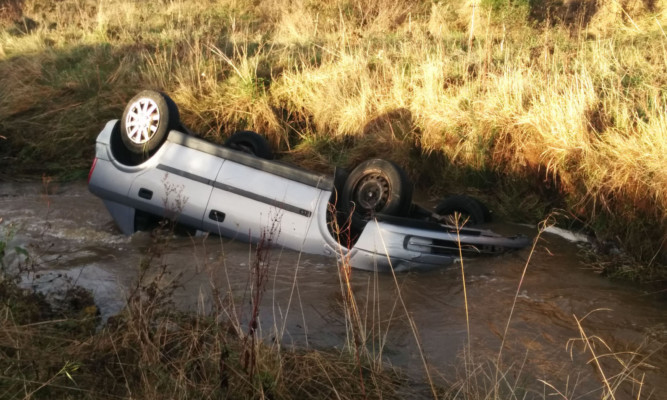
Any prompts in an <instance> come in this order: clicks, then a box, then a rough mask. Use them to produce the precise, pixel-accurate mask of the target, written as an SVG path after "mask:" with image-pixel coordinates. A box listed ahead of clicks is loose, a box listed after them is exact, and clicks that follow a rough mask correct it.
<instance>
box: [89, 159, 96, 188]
mask: <svg viewBox="0 0 667 400" xmlns="http://www.w3.org/2000/svg"><path fill="white" fill-rule="evenodd" d="M96 164H97V157H95V159H94V160H93V165H91V167H90V172H88V183H90V177H91V176H93V171H94V170H95V165H96Z"/></svg>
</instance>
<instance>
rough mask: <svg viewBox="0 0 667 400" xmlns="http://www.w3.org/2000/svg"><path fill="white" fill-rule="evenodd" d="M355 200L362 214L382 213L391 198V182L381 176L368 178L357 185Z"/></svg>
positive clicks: (375, 175)
mask: <svg viewBox="0 0 667 400" xmlns="http://www.w3.org/2000/svg"><path fill="white" fill-rule="evenodd" d="M354 198H355V201H356V203H357V205H358V206H359V208H360V210H359V211H361V212H362V213H365V214H369V213H371V212H373V211H381V210H382V209H383V208H384V206H385V204H387V200H388V198H389V182H387V180H386V179H384V178H383V177H382V176H381V175H377V174H374V175H369V176H366V177H364V178H363V179H362V180H361V181H360V182H359V184H358V185H357V190H356V195H355V197H354Z"/></svg>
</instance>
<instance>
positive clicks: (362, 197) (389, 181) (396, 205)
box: [341, 159, 412, 229]
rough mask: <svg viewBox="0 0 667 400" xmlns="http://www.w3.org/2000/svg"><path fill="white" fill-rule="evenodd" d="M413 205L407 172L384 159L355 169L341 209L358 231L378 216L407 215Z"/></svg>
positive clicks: (367, 162)
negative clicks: (374, 216)
mask: <svg viewBox="0 0 667 400" xmlns="http://www.w3.org/2000/svg"><path fill="white" fill-rule="evenodd" d="M411 204H412V184H411V183H410V180H409V179H408V177H407V176H406V175H405V172H403V170H402V169H401V168H400V167H399V166H398V165H396V164H394V163H393V162H391V161H387V160H381V159H372V160H368V161H364V162H363V163H361V164H359V165H358V166H357V167H356V168H355V169H354V170H352V172H351V173H350V175H349V177H348V178H347V180H346V181H345V185H344V186H343V193H342V195H341V206H342V207H343V210H344V211H345V212H346V213H347V215H348V216H350V218H351V222H352V227H353V228H357V229H361V228H363V227H364V225H365V224H366V222H367V221H368V220H369V219H370V218H372V217H373V215H375V214H387V215H393V216H405V215H407V214H408V212H409V211H410V205H411Z"/></svg>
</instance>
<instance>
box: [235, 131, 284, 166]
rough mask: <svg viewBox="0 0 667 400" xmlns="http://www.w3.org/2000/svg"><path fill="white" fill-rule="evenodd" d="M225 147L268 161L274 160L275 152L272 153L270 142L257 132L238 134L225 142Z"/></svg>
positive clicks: (241, 132)
mask: <svg viewBox="0 0 667 400" xmlns="http://www.w3.org/2000/svg"><path fill="white" fill-rule="evenodd" d="M225 146H227V147H229V148H230V149H234V150H238V151H242V152H244V153H248V154H252V155H253V156H257V157H259V158H264V159H266V160H271V159H272V158H273V152H272V151H271V146H269V142H267V141H266V139H264V137H262V136H261V135H260V134H258V133H257V132H253V131H240V132H236V133H234V134H233V135H232V136H230V137H229V138H228V139H227V140H225Z"/></svg>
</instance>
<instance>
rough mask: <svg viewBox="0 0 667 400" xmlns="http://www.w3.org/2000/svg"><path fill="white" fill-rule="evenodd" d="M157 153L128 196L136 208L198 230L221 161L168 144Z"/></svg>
mask: <svg viewBox="0 0 667 400" xmlns="http://www.w3.org/2000/svg"><path fill="white" fill-rule="evenodd" d="M160 152H162V154H160V155H159V157H156V165H155V166H154V167H153V168H148V169H147V170H146V172H144V173H143V174H141V175H139V176H138V177H137V178H136V179H135V180H134V182H133V183H132V187H131V188H130V193H129V197H130V198H131V199H132V201H133V203H134V205H135V207H136V208H137V209H140V210H143V211H146V212H149V213H151V214H153V215H156V216H159V217H165V218H169V219H173V220H175V221H177V222H179V223H182V224H184V225H188V226H190V227H193V228H196V229H201V227H202V219H203V217H204V211H205V210H206V205H207V203H208V201H209V197H210V196H211V191H212V189H213V186H212V184H213V182H214V181H215V177H216V176H217V174H218V171H219V170H220V166H221V165H222V162H223V160H222V159H220V158H219V157H217V156H215V155H211V154H208V153H204V152H202V151H198V150H195V149H192V148H189V147H185V146H182V145H179V144H176V143H172V142H166V143H165V144H164V146H163V148H162V149H160Z"/></svg>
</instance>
